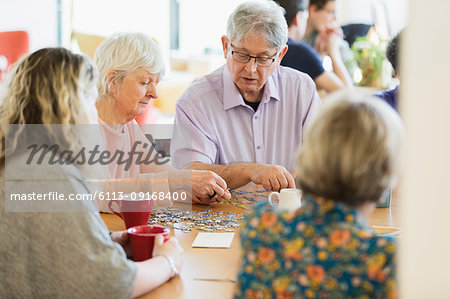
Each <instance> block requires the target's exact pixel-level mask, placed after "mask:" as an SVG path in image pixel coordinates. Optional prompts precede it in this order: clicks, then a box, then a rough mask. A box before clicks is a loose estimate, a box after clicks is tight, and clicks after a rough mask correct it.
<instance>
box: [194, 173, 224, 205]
mask: <svg viewBox="0 0 450 299" xmlns="http://www.w3.org/2000/svg"><path fill="white" fill-rule="evenodd" d="M192 193H193V194H192V201H193V202H196V203H199V204H206V205H208V204H211V203H214V202H223V201H224V200H225V199H230V198H231V193H230V191H228V189H227V183H226V182H225V180H224V179H222V178H221V177H220V176H219V175H217V174H216V173H215V172H212V171H208V170H192ZM214 193H215V195H214ZM212 195H214V196H212ZM211 196H212V197H211Z"/></svg>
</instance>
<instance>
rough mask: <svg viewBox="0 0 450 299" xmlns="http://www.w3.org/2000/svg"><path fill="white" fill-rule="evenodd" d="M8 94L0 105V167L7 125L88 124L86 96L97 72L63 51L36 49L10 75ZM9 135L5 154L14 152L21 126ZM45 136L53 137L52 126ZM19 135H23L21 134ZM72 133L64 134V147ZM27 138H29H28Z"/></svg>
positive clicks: (93, 84)
mask: <svg viewBox="0 0 450 299" xmlns="http://www.w3.org/2000/svg"><path fill="white" fill-rule="evenodd" d="M7 80H8V82H7V83H6V88H7V91H6V93H5V95H4V98H3V99H1V104H0V123H1V128H0V137H1V149H0V168H3V167H4V165H5V156H6V144H5V139H6V136H5V135H6V126H7V125H8V124H13V125H29V124H43V125H50V124H63V125H66V124H87V123H89V122H92V119H90V117H89V115H90V111H88V110H89V107H88V105H87V103H86V99H85V98H86V96H87V93H88V91H89V90H90V89H92V88H94V87H95V83H96V73H95V71H94V69H93V67H92V65H91V64H90V62H89V60H88V59H87V58H86V57H85V56H82V55H78V54H73V53H72V52H70V51H69V50H67V49H64V48H45V49H41V50H38V51H36V52H34V53H32V54H30V55H28V56H26V57H25V58H23V59H22V60H21V61H19V62H18V64H17V65H16V66H15V68H14V69H12V70H11V71H10V73H9V78H8V79H7ZM18 127H19V129H18V130H14V131H15V132H13V133H11V132H8V139H9V138H11V139H9V140H8V145H7V146H8V152H14V151H15V149H16V148H17V143H18V141H19V140H20V138H19V136H21V137H24V136H23V134H26V133H25V132H24V131H25V130H24V128H23V127H24V126H18ZM46 129H47V130H48V132H47V133H46V134H49V135H52V133H51V132H50V131H51V130H52V128H51V126H47V127H46ZM11 134H12V135H11ZM21 134H22V135H21ZM74 134H75V132H73V130H72V132H69V131H67V132H65V134H64V135H65V136H64V137H63V138H64V140H58V141H59V142H63V143H64V144H68V145H70V144H72V143H73V142H74V140H73V139H72V138H74V137H75V135H74ZM28 137H29V136H28ZM33 138H37V137H33Z"/></svg>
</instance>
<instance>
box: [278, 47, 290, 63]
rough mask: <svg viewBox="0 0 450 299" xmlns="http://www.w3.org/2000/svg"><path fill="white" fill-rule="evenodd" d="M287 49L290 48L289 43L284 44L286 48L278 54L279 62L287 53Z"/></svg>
mask: <svg viewBox="0 0 450 299" xmlns="http://www.w3.org/2000/svg"><path fill="white" fill-rule="evenodd" d="M287 50H288V45H286V46H284V48H283V49H282V50H281V51H280V54H278V62H281V60H282V59H283V57H284V55H286V52H287Z"/></svg>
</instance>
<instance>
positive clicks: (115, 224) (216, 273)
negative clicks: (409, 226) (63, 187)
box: [101, 185, 398, 299]
mask: <svg viewBox="0 0 450 299" xmlns="http://www.w3.org/2000/svg"><path fill="white" fill-rule="evenodd" d="M257 188H258V187H257V186H254V185H252V186H245V187H243V188H242V189H245V190H251V191H254V190H256V189H257ZM395 197H396V196H395V192H394V193H393V196H392V201H391V207H390V208H385V209H376V210H375V212H374V213H373V214H372V215H371V217H370V218H369V223H370V225H372V226H397V223H398V217H397V213H396V211H397V206H396V202H395ZM192 209H193V210H194V211H203V210H206V209H212V210H213V211H225V212H234V213H242V212H245V210H243V209H241V208H238V207H235V206H233V205H229V204H214V205H211V206H207V207H205V206H198V205H195V206H192ZM101 216H102V218H103V221H104V222H105V224H106V226H107V227H108V229H109V230H112V231H117V230H124V229H125V225H124V223H123V221H122V219H120V218H119V217H118V216H116V215H113V214H101ZM198 232H199V231H198V230H196V229H194V230H192V232H188V233H186V232H182V231H180V230H172V231H171V235H172V236H176V237H177V238H178V241H179V242H180V244H181V246H182V247H183V249H184V253H185V260H184V267H183V270H182V272H181V275H180V277H175V278H173V279H171V280H170V281H168V282H166V283H165V284H163V285H162V286H160V287H159V288H157V289H155V290H154V291H152V292H150V293H148V294H146V295H145V296H143V297H142V298H214V299H221V298H232V297H233V294H234V287H235V283H233V282H228V281H202V280H198V279H201V278H219V279H227V278H228V279H233V280H235V279H236V277H237V272H238V270H239V256H240V244H239V236H238V230H236V235H235V237H234V239H233V243H232V245H231V248H229V249H206V248H192V242H193V241H194V239H195V237H196V236H197V233H198Z"/></svg>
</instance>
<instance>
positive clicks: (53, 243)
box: [0, 48, 183, 298]
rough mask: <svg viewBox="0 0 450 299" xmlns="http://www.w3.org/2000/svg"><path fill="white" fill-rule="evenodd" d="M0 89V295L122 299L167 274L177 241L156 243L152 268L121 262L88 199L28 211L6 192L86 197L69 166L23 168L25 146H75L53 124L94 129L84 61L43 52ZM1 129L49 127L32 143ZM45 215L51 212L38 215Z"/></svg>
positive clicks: (92, 79) (173, 268) (116, 236)
mask: <svg viewBox="0 0 450 299" xmlns="http://www.w3.org/2000/svg"><path fill="white" fill-rule="evenodd" d="M7 88H8V91H7V94H6V97H5V98H3V99H2V101H1V105H0V123H1V126H0V127H1V131H0V135H1V151H0V169H1V177H2V187H1V190H0V236H1V237H0V277H1V280H0V297H2V298H30V297H35V298H129V297H130V296H131V297H136V296H139V295H142V294H144V293H146V292H148V291H150V290H152V289H153V288H155V287H157V286H159V285H161V284H162V283H164V282H165V281H167V280H168V279H170V278H171V277H172V276H174V275H175V273H177V272H178V271H179V270H180V268H181V264H182V252H183V250H182V249H181V247H180V246H179V244H178V242H177V240H176V239H174V238H171V239H169V240H168V241H167V242H166V243H163V240H162V237H159V238H157V240H156V242H155V243H156V244H155V247H154V251H153V256H154V258H152V259H150V260H146V261H143V262H136V263H135V262H133V261H131V260H128V259H127V254H126V251H125V250H124V248H127V244H126V240H127V238H126V233H125V232H116V233H113V234H112V235H111V236H110V235H109V233H108V230H107V228H106V226H105V224H104V223H103V221H102V219H101V217H100V216H99V213H98V211H97V206H96V204H95V202H94V201H92V200H91V201H88V200H81V201H72V202H68V203H65V202H62V203H59V202H56V201H54V202H50V203H45V202H44V201H38V202H32V204H31V205H30V204H29V203H28V202H13V203H11V202H10V200H9V199H10V197H9V195H10V193H12V192H20V193H22V194H25V195H31V194H50V192H54V193H58V194H63V195H64V196H70V195H74V194H76V195H80V194H87V193H89V190H88V188H87V187H86V182H85V179H84V177H83V175H82V174H81V171H80V169H79V168H78V167H77V164H76V163H72V164H70V163H68V164H67V165H58V164H53V165H52V164H50V163H48V162H47V161H46V160H45V161H44V162H43V163H41V164H40V165H39V164H37V163H31V165H30V164H27V163H26V162H25V161H26V160H27V157H28V155H27V151H26V147H24V146H22V145H24V144H27V142H30V141H31V142H32V143H33V142H35V143H42V142H44V143H47V142H50V143H51V144H58V145H59V146H60V147H61V150H65V149H71V148H73V147H76V146H77V145H76V143H77V140H79V139H80V136H77V135H76V132H77V130H76V129H74V130H71V129H70V126H67V127H69V129H67V130H65V131H64V134H60V135H58V134H56V135H55V134H54V132H55V131H57V130H58V126H56V124H62V125H79V124H87V123H90V122H92V121H96V118H97V113H96V110H95V101H96V99H97V91H96V75H95V71H94V69H93V67H92V65H91V64H90V63H89V61H88V60H87V59H86V58H85V57H83V56H81V55H77V54H73V53H71V52H70V51H68V50H66V49H63V48H46V49H41V50H39V51H36V52H34V53H32V54H31V55H29V56H27V57H26V58H25V59H24V60H23V61H22V62H20V63H19V64H18V66H17V67H16V69H14V70H12V71H11V80H10V82H8V84H7ZM8 124H13V125H28V124H38V125H48V126H40V128H41V130H39V131H37V132H39V134H38V135H36V134H30V133H29V130H31V129H30V128H29V127H25V128H23V129H22V130H17V131H14V130H13V131H12V132H11V131H8V132H6V131H5V130H6V127H7V125H8ZM8 127H9V130H12V129H11V126H8ZM67 127H66V128H67ZM27 139H28V140H27ZM5 141H7V142H5ZM62 153H63V152H62V151H60V152H58V153H57V155H59V157H61V156H62V155H63V154H62ZM5 186H6V189H5ZM12 210H14V211H18V210H24V212H35V213H24V212H11V211H12ZM43 210H45V211H58V212H57V213H43V212H37V211H43ZM74 211H76V212H77V213H75V212H74ZM115 241H118V242H115Z"/></svg>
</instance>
